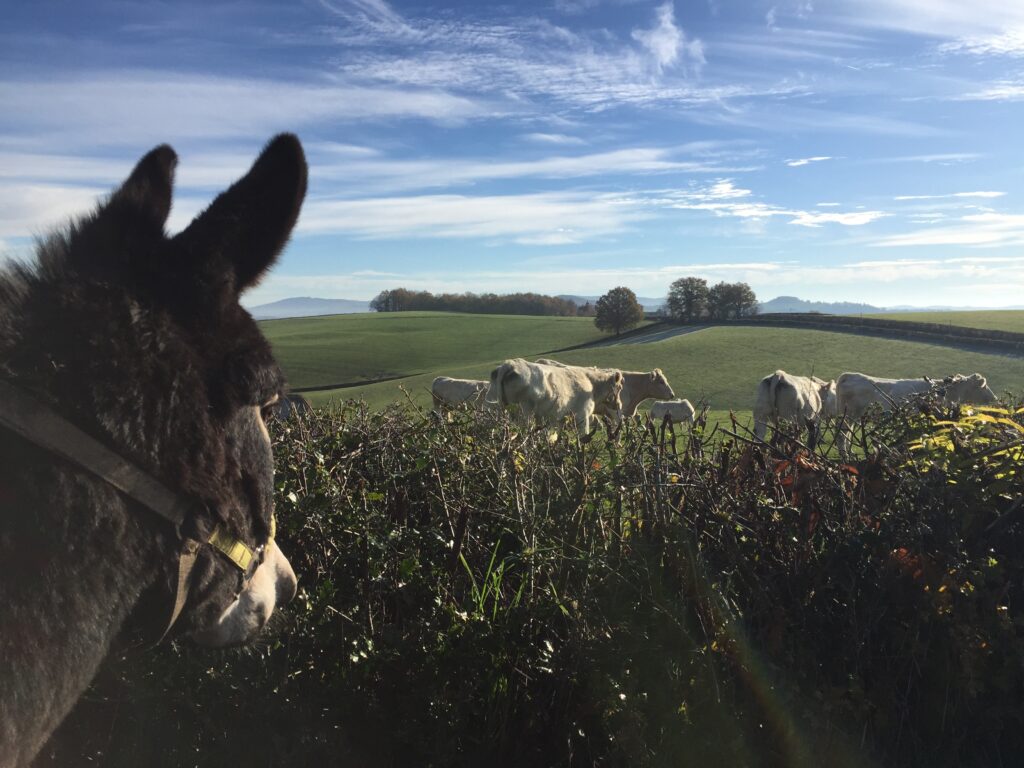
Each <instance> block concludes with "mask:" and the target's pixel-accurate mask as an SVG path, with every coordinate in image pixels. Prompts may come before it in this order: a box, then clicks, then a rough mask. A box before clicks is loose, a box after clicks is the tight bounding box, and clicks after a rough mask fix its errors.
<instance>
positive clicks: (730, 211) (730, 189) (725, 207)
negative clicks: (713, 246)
mask: <svg viewBox="0 0 1024 768" xmlns="http://www.w3.org/2000/svg"><path fill="white" fill-rule="evenodd" d="M751 194H752V193H751V191H750V190H749V189H739V188H736V187H735V186H733V184H732V181H730V180H722V181H718V182H716V183H715V184H713V185H712V186H710V187H706V188H703V189H697V190H688V191H683V192H675V193H671V194H669V195H668V196H667V199H665V200H663V201H662V203H663V204H665V205H667V206H668V207H671V208H679V209H683V210H693V211H710V212H711V213H713V214H715V215H716V216H729V217H734V218H739V219H747V220H754V221H758V220H768V219H771V218H774V217H781V218H785V219H789V222H788V223H790V224H796V225H797V226H801V227H820V226H821V225H823V224H840V225H842V226H846V227H860V226H864V225H865V224H870V223H871V222H873V221H877V220H878V219H881V218H883V217H885V216H889V215H890V214H888V213H885V212H884V211H869V210H857V211H851V212H848V213H839V212H835V213H832V212H829V213H822V212H816V211H802V210H799V209H792V208H783V207H780V206H777V205H772V204H770V203H763V202H754V201H750V200H743V199H742V198H745V197H749V196H750V195H751Z"/></svg>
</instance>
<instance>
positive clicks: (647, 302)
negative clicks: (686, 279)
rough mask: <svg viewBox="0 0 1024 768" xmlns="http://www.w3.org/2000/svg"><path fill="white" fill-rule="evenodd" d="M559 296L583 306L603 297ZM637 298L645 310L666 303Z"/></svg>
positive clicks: (654, 310)
mask: <svg viewBox="0 0 1024 768" xmlns="http://www.w3.org/2000/svg"><path fill="white" fill-rule="evenodd" d="M558 298H560V299H566V300H567V301H574V302H576V304H578V305H579V306H583V305H584V304H586V303H587V302H588V301H589V302H590V303H591V304H593V303H594V302H595V301H597V300H598V299H599V298H601V297H600V296H575V295H572V294H568V293H561V294H559V295H558ZM636 300H637V301H639V302H640V306H641V307H643V308H644V311H646V312H657V311H658V310H659V309H661V307H662V305H663V304H664V303H665V299H664V297H662V298H660V299H652V298H651V297H650V296H637V297H636ZM776 311H779V310H776Z"/></svg>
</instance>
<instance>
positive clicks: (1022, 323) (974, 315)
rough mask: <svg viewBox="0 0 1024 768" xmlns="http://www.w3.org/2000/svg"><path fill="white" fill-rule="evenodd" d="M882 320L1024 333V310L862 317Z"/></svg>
mask: <svg viewBox="0 0 1024 768" xmlns="http://www.w3.org/2000/svg"><path fill="white" fill-rule="evenodd" d="M864 317H877V318H880V319H883V320H906V321H910V322H915V323H944V324H948V325H958V326H963V327H966V328H988V329H991V330H996V331H1011V332H1013V333H1024V310H1020V309H998V310H995V309H994V310H979V311H970V312H888V313H883V314H872V315H864Z"/></svg>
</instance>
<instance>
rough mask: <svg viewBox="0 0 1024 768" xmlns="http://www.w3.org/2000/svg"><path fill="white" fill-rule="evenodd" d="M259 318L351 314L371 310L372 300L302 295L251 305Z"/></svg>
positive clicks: (276, 318)
mask: <svg viewBox="0 0 1024 768" xmlns="http://www.w3.org/2000/svg"><path fill="white" fill-rule="evenodd" d="M248 309H249V312H251V313H252V316H253V317H254V318H256V319H257V320H279V319H281V318H285V317H312V316H314V315H350V314H353V313H354V312H369V311H370V302H368V301H353V300H352V299H314V298H310V297H309V296H301V297H297V298H293V299H281V300H280V301H274V302H271V303H270V304H260V305H259V306H255V307H249V308H248Z"/></svg>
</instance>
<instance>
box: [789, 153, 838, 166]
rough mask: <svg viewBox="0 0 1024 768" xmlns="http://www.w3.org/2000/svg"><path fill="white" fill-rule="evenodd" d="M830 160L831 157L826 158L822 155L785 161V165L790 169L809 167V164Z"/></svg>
mask: <svg viewBox="0 0 1024 768" xmlns="http://www.w3.org/2000/svg"><path fill="white" fill-rule="evenodd" d="M831 159H832V158H831V157H827V156H824V155H818V156H816V157H803V158H800V159H799V160H787V161H786V165H788V166H789V167H790V168H799V167H800V166H802V165H810V164H811V163H820V162H822V161H823V160H831Z"/></svg>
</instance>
